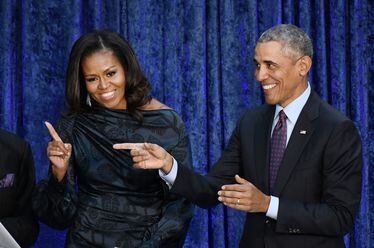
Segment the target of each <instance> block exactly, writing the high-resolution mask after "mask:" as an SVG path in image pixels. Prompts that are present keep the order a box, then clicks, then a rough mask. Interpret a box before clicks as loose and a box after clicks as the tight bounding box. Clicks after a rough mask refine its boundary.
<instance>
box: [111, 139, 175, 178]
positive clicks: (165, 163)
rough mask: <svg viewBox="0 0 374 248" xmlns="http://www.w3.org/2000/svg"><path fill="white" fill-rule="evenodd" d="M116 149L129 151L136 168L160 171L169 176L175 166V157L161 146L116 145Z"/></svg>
mask: <svg viewBox="0 0 374 248" xmlns="http://www.w3.org/2000/svg"><path fill="white" fill-rule="evenodd" d="M113 148H114V149H118V150H121V149H128V150H131V151H130V154H131V156H132V160H133V161H134V167H136V168H141V169H160V170H162V171H163V172H164V173H165V174H169V172H170V171H171V168H172V166H173V157H172V156H171V155H170V154H169V153H168V152H167V151H165V149H164V148H162V147H161V146H159V145H156V144H151V143H121V144H114V145H113Z"/></svg>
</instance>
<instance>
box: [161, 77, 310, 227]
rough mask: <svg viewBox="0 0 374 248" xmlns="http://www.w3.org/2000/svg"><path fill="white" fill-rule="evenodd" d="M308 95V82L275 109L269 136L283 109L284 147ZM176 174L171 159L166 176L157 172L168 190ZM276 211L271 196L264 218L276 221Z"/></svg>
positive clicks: (276, 200) (275, 205) (276, 206)
mask: <svg viewBox="0 0 374 248" xmlns="http://www.w3.org/2000/svg"><path fill="white" fill-rule="evenodd" d="M310 93H311V88H310V84H309V82H308V87H307V88H306V90H305V91H304V92H303V93H302V94H301V95H300V96H299V97H298V98H296V99H295V100H294V101H292V102H291V103H289V104H288V105H287V106H286V107H285V108H283V107H282V106H280V105H278V104H277V105H276V107H275V113H274V120H273V125H272V128H271V134H273V130H274V127H275V125H276V124H277V122H278V119H279V116H278V113H279V112H280V111H281V110H282V109H283V111H284V113H285V114H286V116H287V120H286V122H287V141H286V145H287V144H288V141H289V140H290V137H291V134H292V131H293V129H294V127H295V125H296V122H297V119H298V118H299V115H300V113H301V110H303V108H304V106H305V104H306V102H307V100H308V98H309V96H310ZM177 172H178V162H177V161H176V160H175V159H174V158H173V166H172V168H171V170H170V172H169V173H168V174H165V173H163V172H162V171H161V170H158V173H159V175H160V177H161V178H162V179H163V180H164V181H165V183H166V184H167V185H168V187H169V189H170V188H171V187H172V186H173V184H174V181H175V179H176V177H177ZM278 209H279V198H278V197H276V196H272V195H271V196H270V204H269V208H268V211H267V212H266V216H267V217H269V218H272V219H275V220H276V219H277V218H278Z"/></svg>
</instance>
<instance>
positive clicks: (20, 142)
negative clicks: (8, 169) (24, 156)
mask: <svg viewBox="0 0 374 248" xmlns="http://www.w3.org/2000/svg"><path fill="white" fill-rule="evenodd" d="M0 143H1V144H2V146H3V148H4V149H9V150H14V151H17V150H20V149H23V148H24V147H25V146H27V145H28V143H27V142H26V141H25V140H24V139H22V138H21V137H19V136H18V135H16V134H14V133H11V132H9V131H6V130H4V129H0Z"/></svg>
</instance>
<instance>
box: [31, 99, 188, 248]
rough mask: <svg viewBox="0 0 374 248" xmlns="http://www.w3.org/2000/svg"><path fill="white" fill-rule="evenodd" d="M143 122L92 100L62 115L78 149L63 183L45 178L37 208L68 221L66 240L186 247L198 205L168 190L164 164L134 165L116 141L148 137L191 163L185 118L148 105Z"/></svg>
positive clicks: (60, 224) (67, 137)
mask: <svg viewBox="0 0 374 248" xmlns="http://www.w3.org/2000/svg"><path fill="white" fill-rule="evenodd" d="M142 113H143V116H144V121H143V123H141V124H139V123H138V122H137V121H135V120H134V119H133V118H132V117H131V116H130V114H129V113H128V112H127V110H109V109H106V108H103V107H100V106H93V107H92V108H89V109H86V110H84V111H82V112H81V113H79V114H77V115H75V116H72V117H63V118H62V119H61V120H60V122H59V124H58V126H57V132H58V133H59V135H60V137H61V138H62V140H63V141H64V142H65V143H71V144H72V146H73V154H72V156H71V158H70V162H69V163H70V164H69V169H68V172H67V174H66V176H65V178H64V179H63V180H62V182H57V181H56V180H55V179H54V177H53V176H52V175H51V173H50V176H49V180H48V181H41V182H40V183H39V184H38V186H37V190H36V192H35V194H34V198H33V208H34V211H35V212H36V213H37V215H38V217H39V218H40V220H41V221H42V222H44V223H45V224H47V225H49V226H51V227H54V228H57V229H65V228H69V230H68V233H67V238H66V239H67V240H66V244H65V246H66V247H111V248H113V247H181V246H182V245H183V242H184V239H185V235H186V232H187V229H188V224H189V222H190V220H191V218H192V214H193V209H192V205H191V204H190V203H189V202H188V201H187V200H185V199H184V198H180V197H177V196H175V195H172V194H169V190H168V187H167V185H166V184H165V182H164V181H163V180H162V179H161V178H160V177H159V175H158V170H142V169H135V168H133V167H132V164H133V163H132V159H131V156H130V154H129V151H128V150H114V149H113V148H112V146H113V144H115V143H123V142H136V143H138V142H150V143H156V144H158V145H160V146H162V147H164V148H165V149H166V150H168V151H169V152H170V153H171V154H172V155H173V156H174V158H175V159H176V160H177V161H178V165H179V166H191V164H192V162H191V150H190V145H189V139H188V136H187V134H186V132H185V127H184V123H183V122H182V120H181V118H180V117H179V116H178V115H177V113H176V112H175V111H173V110H169V109H161V110H149V111H143V112H142Z"/></svg>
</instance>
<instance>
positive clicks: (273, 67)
mask: <svg viewBox="0 0 374 248" xmlns="http://www.w3.org/2000/svg"><path fill="white" fill-rule="evenodd" d="M267 67H268V69H269V70H274V69H275V68H276V66H275V65H274V64H267Z"/></svg>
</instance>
